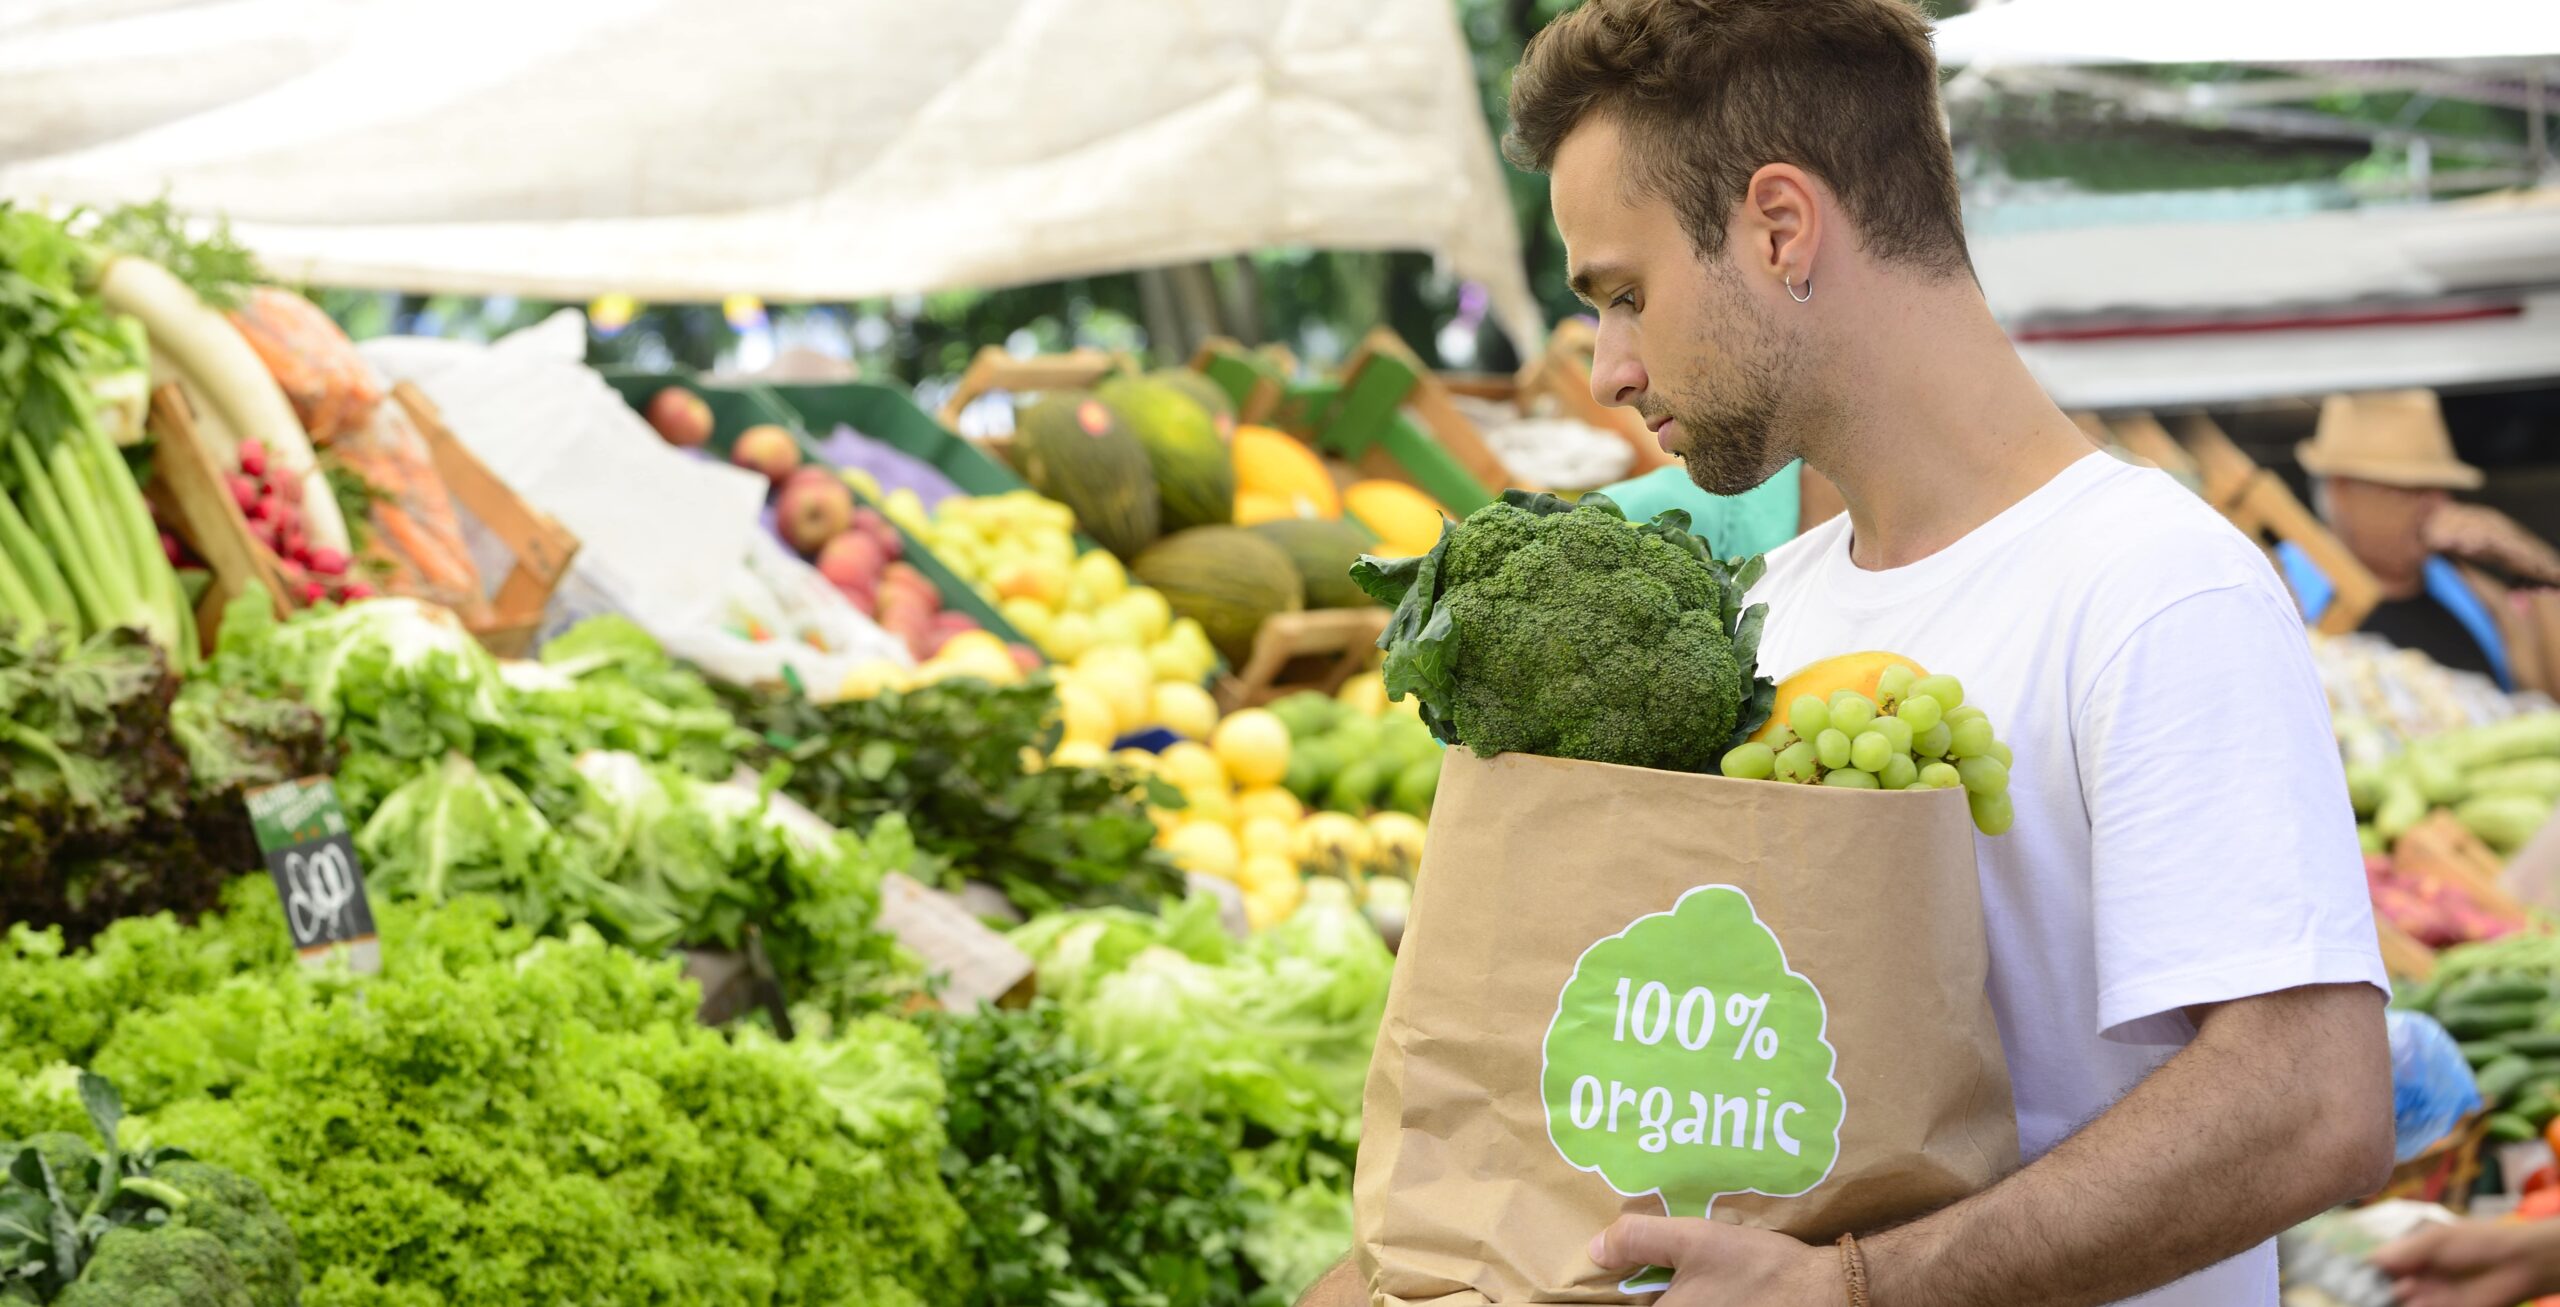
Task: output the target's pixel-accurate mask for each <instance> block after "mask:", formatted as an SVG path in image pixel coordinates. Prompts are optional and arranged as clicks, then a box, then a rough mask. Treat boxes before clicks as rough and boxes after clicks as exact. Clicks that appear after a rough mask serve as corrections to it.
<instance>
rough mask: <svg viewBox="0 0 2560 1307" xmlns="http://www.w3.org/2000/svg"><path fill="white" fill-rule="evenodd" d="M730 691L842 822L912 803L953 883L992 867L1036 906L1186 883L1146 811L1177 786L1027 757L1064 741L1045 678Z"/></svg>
mask: <svg viewBox="0 0 2560 1307" xmlns="http://www.w3.org/2000/svg"><path fill="white" fill-rule="evenodd" d="M733 702H734V703H735V704H736V706H737V709H738V716H739V719H740V720H741V721H742V722H744V723H745V724H746V725H747V726H748V727H749V728H751V729H752V730H754V731H755V732H756V734H757V736H758V743H757V745H756V746H755V747H754V748H752V749H751V750H750V751H749V753H748V757H747V761H748V762H750V763H751V764H753V765H755V766H758V767H764V766H768V765H771V764H774V763H787V764H789V766H790V772H789V775H788V777H787V778H786V780H785V781H784V783H783V788H784V789H785V790H786V791H787V792H788V793H789V794H790V795H791V796H792V797H793V798H795V799H798V800H799V801H800V802H802V803H804V804H806V805H808V807H809V808H810V810H811V811H813V812H815V813H817V814H818V815H819V816H821V817H824V818H825V819H827V820H828V821H830V822H833V823H835V824H836V825H838V826H842V827H845V828H846V829H865V828H868V827H869V826H870V825H871V824H872V823H873V822H875V821H878V820H880V819H881V818H882V817H885V816H890V815H892V814H904V816H905V818H906V821H907V824H908V826H909V828H910V829H911V830H912V831H913V832H914V835H915V841H916V843H917V845H918V846H919V847H921V848H922V849H923V850H924V851H925V852H926V853H928V854H930V855H932V856H933V857H934V858H935V859H938V860H939V861H940V862H941V863H942V864H943V865H944V866H945V867H946V868H947V870H946V871H945V872H944V879H945V882H946V884H948V885H949V886H950V887H952V888H957V887H958V883H959V882H960V881H962V880H964V879H968V878H971V877H975V878H978V879H981V880H985V881H987V882H989V883H991V884H993V885H995V886H996V888H998V889H999V890H1002V891H1003V892H1004V895H1005V897H1006V898H1008V899H1010V900H1012V902H1013V905H1014V906H1015V907H1017V908H1020V909H1021V910H1022V911H1023V912H1025V913H1027V914H1031V915H1038V914H1040V913H1044V912H1050V911H1055V910H1057V909H1059V908H1067V907H1090V906H1095V905H1101V904H1119V905H1123V906H1128V907H1139V906H1144V905H1148V904H1152V903H1154V902H1156V901H1157V900H1158V899H1161V898H1164V897H1166V896H1168V895H1178V894H1180V893H1181V892H1182V873H1181V871H1180V869H1179V868H1177V867H1175V866H1174V864H1173V862H1172V861H1171V860H1170V859H1169V858H1167V857H1166V856H1165V854H1164V853H1163V852H1162V851H1161V850H1158V849H1157V848H1155V837H1156V827H1155V823H1154V821H1153V820H1152V819H1150V818H1149V817H1148V816H1147V811H1146V805H1147V803H1149V802H1152V803H1155V804H1157V805H1158V806H1161V807H1168V808H1169V807H1175V806H1178V805H1179V804H1180V802H1181V798H1180V796H1179V795H1178V794H1176V793H1175V792H1174V791H1173V790H1172V788H1171V787H1169V786H1166V785H1163V784H1162V783H1160V782H1153V781H1148V782H1144V783H1143V784H1140V783H1137V782H1133V780H1132V779H1131V778H1129V777H1126V776H1123V775H1121V774H1119V773H1118V772H1116V771H1114V770H1111V769H1106V768H1096V767H1065V766H1055V765H1051V766H1046V767H1036V768H1035V767H1032V766H1027V765H1026V764H1025V762H1024V751H1025V750H1031V751H1033V752H1034V753H1036V754H1046V753H1047V752H1048V751H1049V749H1050V747H1051V746H1052V745H1054V744H1056V743H1057V740H1058V733H1059V722H1058V701H1057V695H1056V693H1055V691H1054V690H1053V689H1052V688H1051V686H1050V684H1049V682H1048V681H1047V680H1045V679H1035V680H1032V681H1030V682H1026V683H1024V684H1021V685H1004V686H1000V685H990V684H988V683H987V682H984V681H977V680H955V681H944V682H941V683H938V684H935V685H928V686H924V687H922V688H919V689H915V690H907V691H894V690H893V691H888V692H884V693H882V694H881V695H879V696H878V697H876V698H871V699H853V700H846V701H844V702H841V703H833V704H817V703H812V702H810V701H809V700H807V699H806V698H802V697H799V696H796V695H782V694H772V693H763V694H750V693H746V692H738V693H736V694H735V695H733Z"/></svg>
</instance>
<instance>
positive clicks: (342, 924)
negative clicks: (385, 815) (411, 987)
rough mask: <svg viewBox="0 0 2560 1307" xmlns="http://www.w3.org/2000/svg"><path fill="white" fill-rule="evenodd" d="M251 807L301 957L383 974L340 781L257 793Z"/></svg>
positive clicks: (315, 779)
mask: <svg viewBox="0 0 2560 1307" xmlns="http://www.w3.org/2000/svg"><path fill="white" fill-rule="evenodd" d="M248 802H249V824H250V826H251V828H252V829H254V830H255V831H256V832H257V836H258V851H259V852H260V853H262V854H264V855H266V859H267V874H268V875H269V876H271V877H273V878H274V880H275V883H276V896H277V897H278V898H279V899H281V900H282V901H283V903H284V919H285V928H286V929H287V930H288V931H290V932H291V933H292V936H293V948H294V952H295V953H297V954H299V955H301V958H302V960H303V962H304V963H306V964H315V965H316V964H318V963H321V962H323V961H326V960H328V959H330V958H339V959H342V960H344V961H345V962H346V964H347V965H348V966H350V967H352V968H353V969H355V970H356V971H359V972H362V973H365V974H368V975H369V974H372V973H373V972H376V971H379V970H381V969H382V946H381V943H380V941H379V940H377V939H376V938H375V936H374V928H373V905H372V904H371V903H369V902H368V901H367V900H366V898H365V892H364V868H363V866H362V865H361V864H360V863H359V862H358V861H357V858H356V843H355V833H354V832H353V831H351V830H349V829H348V827H347V817H346V812H345V810H344V809H342V808H340V807H339V806H338V787H337V785H336V783H335V782H333V781H331V780H330V779H329V778H328V777H326V776H310V777H305V778H303V779H301V780H297V781H286V782H284V783H283V784H280V785H269V786H266V787H265V788H263V789H257V790H252V791H250V792H249V796H248Z"/></svg>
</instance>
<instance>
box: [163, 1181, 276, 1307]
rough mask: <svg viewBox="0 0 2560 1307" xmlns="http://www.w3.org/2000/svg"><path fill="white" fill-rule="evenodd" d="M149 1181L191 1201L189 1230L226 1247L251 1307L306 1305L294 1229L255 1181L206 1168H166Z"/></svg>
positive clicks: (186, 1217) (188, 1215)
mask: <svg viewBox="0 0 2560 1307" xmlns="http://www.w3.org/2000/svg"><path fill="white" fill-rule="evenodd" d="M151 1178H153V1179H155V1180H158V1181H161V1182H162V1183H164V1184H167V1185H169V1186H171V1187H173V1188H175V1189H176V1190H177V1191H178V1192H179V1193H182V1194H185V1195H186V1196H187V1205H186V1208H185V1211H184V1214H183V1215H184V1219H185V1222H186V1226H187V1228H188V1229H191V1230H202V1231H204V1232H205V1233H207V1234H210V1235H212V1236H213V1237H214V1238H216V1239H219V1240H221V1241H222V1246H223V1248H224V1250H225V1251H227V1252H229V1253H230V1254H231V1261H232V1263H233V1264H234V1265H235V1266H237V1267H239V1270H240V1280H241V1283H242V1284H243V1285H244V1286H246V1287H247V1289H248V1291H249V1302H250V1304H251V1307H295V1304H297V1303H300V1302H301V1301H302V1255H301V1251H300V1249H299V1248H298V1247H297V1245H296V1244H295V1242H294V1237H293V1227H292V1226H290V1225H287V1224H285V1220H284V1218H283V1217H282V1216H279V1215H277V1214H276V1209H275V1204H273V1203H271V1202H269V1201H267V1191H266V1190H264V1189H261V1188H259V1187H258V1184H257V1182H256V1181H254V1180H251V1179H249V1178H247V1177H246V1176H242V1175H240V1174H238V1173H236V1172H232V1171H227V1170H224V1169H223V1168H221V1167H218V1166H213V1165H210V1164H208V1163H205V1162H195V1161H186V1162H163V1163H161V1164H160V1166H159V1167H158V1168H156V1169H155V1170H153V1171H152V1173H151Z"/></svg>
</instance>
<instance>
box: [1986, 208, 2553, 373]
mask: <svg viewBox="0 0 2560 1307" xmlns="http://www.w3.org/2000/svg"><path fill="white" fill-rule="evenodd" d="M1973 255H1974V266H1975V268H1976V270H1977V272H1978V273H1979V275H1980V277H1981V279H1982V285H1983V290H1984V293H1985V295H1986V296H1987V297H1988V298H1989V300H1990V303H1991V306H1992V310H1993V311H1994V312H1995V313H1996V314H1998V315H1999V317H2000V319H2001V321H2002V322H2003V323H2004V324H2006V325H2007V326H2008V327H2009V329H2010V331H2011V333H2012V334H2013V335H2015V336H2016V337H2017V339H2018V342H2019V353H2020V354H2021V355H2022V356H2024V357H2025V358H2026V360H2027V363H2028V366H2029V367H2030V368H2032V369H2033V370H2034V371H2035V374H2036V376H2037V377H2038V379H2040V380H2041V381H2043V383H2044V384H2045V387H2046V389H2047V390H2049V391H2051V392H2052V394H2053V396H2054V398H2055V399H2056V400H2057V401H2059V402H2060V403H2062V404H2065V405H2067V406H2070V407H2075V408H2096V409H2116V408H2128V407H2175V406H2178V405H2183V404H2208V403H2233V402H2241V401H2248V400H2257V399H2268V398H2275V397H2280V396H2293V395H2319V394H2325V393H2327V392H2330V391H2333V390H2350V389H2363V388H2373V387H2393V386H2438V387H2457V388H2458V387H2465V386H2494V385H2502V384H2503V385H2513V384H2517V383H2521V382H2548V381H2550V380H2552V379H2554V378H2560V294H2555V293H2554V292H2555V289H2560V192H2554V191H2545V192H2536V193H2534V194H2531V195H2525V196H2513V197H2499V198H2494V199H2486V200H2478V201H2467V202H2463V203H2457V204H2438V205H2426V206H2410V207H2405V208H2395V209H2369V210H2361V211H2355V212H2340V213H2321V214H2312V215H2307V216H2302V217H2294V218H2280V219H2268V220H2262V221H2256V222H2209V223H2163V224H2157V225H2151V226H2135V227H2090V228H2077V229H2069V230H2062V231H2043V232H2028V233H2020V234H2016V235H2009V236H2000V237H1993V238H1988V239H1980V240H1976V241H1975V242H1974V244H1973Z"/></svg>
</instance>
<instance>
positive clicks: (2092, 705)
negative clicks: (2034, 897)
mask: <svg viewBox="0 0 2560 1307" xmlns="http://www.w3.org/2000/svg"><path fill="white" fill-rule="evenodd" d="M2272 591H2273V587H2271V586H2269V587H2260V586H2256V585H2252V584H2237V585H2231V586H2227V587H2224V588H2221V589H2215V590H2208V591H2203V592H2201V593H2197V594H2193V595H2189V596H2187V597H2185V598H2183V599H2180V600H2178V601H2176V602H2174V603H2172V604H2170V605H2169V606H2168V607H2166V608H2163V609H2161V610H2160V611H2158V612H2157V613H2155V614H2153V615H2152V616H2151V617H2149V618H2148V619H2146V620H2144V621H2143V622H2142V623H2141V624H2140V625H2139V626H2137V627H2135V628H2134V629H2133V631H2132V632H2131V633H2130V634H2129V635H2127V636H2126V637H2124V639H2123V641H2122V643H2121V644H2120V645H2119V646H2118V648H2117V649H2116V650H2115V652H2114V653H2113V654H2112V655H2111V656H2109V657H2108V658H2107V659H2106V661H2105V662H2104V663H2103V664H2102V665H2101V667H2100V670H2099V672H2098V674H2097V676H2096V677H2095V678H2094V680H2093V681H2092V682H2091V683H2090V684H2089V685H2088V687H2087V688H2086V690H2085V692H2084V693H2083V694H2082V695H2081V698H2080V704H2079V708H2078V713H2077V720H2076V722H2075V734H2076V736H2077V750H2078V752H2079V755H2080V759H2079V761H2080V776H2081V786H2082V791H2083V797H2084V799H2085V801H2086V803H2087V805H2088V809H2089V823H2090V838H2091V860H2090V863H2091V874H2092V875H2093V877H2094V878H2095V884H2094V886H2093V901H2094V918H2095V919H2094V922H2093V924H2094V926H2095V928H2096V938H2097V949H2098V958H2097V962H2098V984H2099V993H2098V1026H2099V1031H2100V1033H2101V1034H2103V1035H2106V1036H2108V1037H2111V1038H2132V1039H2136V1040H2137V1041H2140V1042H2148V1041H2147V1040H2146V1039H2144V1038H2143V1037H2142V1035H2141V1033H2140V1032H2138V1031H2129V1030H2127V1029H2126V1027H2128V1026H2131V1025H2133V1024H2134V1023H2137V1022H2142V1021H2144V1019H2146V1018H2150V1017H2156V1016H2160V1015H2162V1014H2168V1013H2174V1012H2176V1011H2177V1010H2178V1009H2180V1008H2184V1007H2189V1006H2193V1005H2197V1004H2205V1003H2216V1002H2224V1001H2228V1000H2231V999H2238V998H2247V997H2250V996H2252V995H2256V994H2267V993H2273V992H2275V991H2277V990H2282V989H2291V988H2293V987H2296V986H2300V985H2316V984H2356V983H2369V984H2373V985H2377V986H2381V987H2384V988H2385V989H2386V990H2387V989H2388V986H2389V981H2388V979H2387V978H2386V976H2385V974H2384V972H2383V969H2382V958H2381V952H2380V947H2379V945H2378V944H2377V943H2376V941H2375V938H2374V927H2373V905H2372V901H2371V900H2370V899H2369V898H2368V897H2367V891H2366V888H2365V881H2364V874H2363V871H2364V857H2363V852H2362V850H2361V849H2360V848H2359V847H2358V845H2357V842H2356V828H2355V813H2354V810H2353V809H2352V808H2351V807H2350V806H2349V803H2348V800H2347V786H2346V774H2345V769H2344V767H2343V766H2342V765H2341V764H2340V762H2339V758H2338V750H2337V744H2336V742H2335V739H2334V737H2333V736H2332V734H2331V731H2330V725H2329V708H2328V701H2327V698H2326V696H2325V695H2324V694H2323V693H2322V691H2321V688H2320V682H2319V677H2318V674H2317V673H2316V672H2315V671H2314V669H2313V667H2312V662H2311V653H2310V648H2309V645H2308V643H2307V642H2306V641H2305V639H2304V637H2303V631H2302V622H2301V618H2300V617H2298V616H2296V615H2295V614H2294V613H2293V612H2292V611H2291V607H2290V605H2288V604H2286V603H2284V602H2283V601H2282V599H2281V598H2280V597H2278V596H2277V595H2276V594H2274V593H2273V592H2272Z"/></svg>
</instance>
